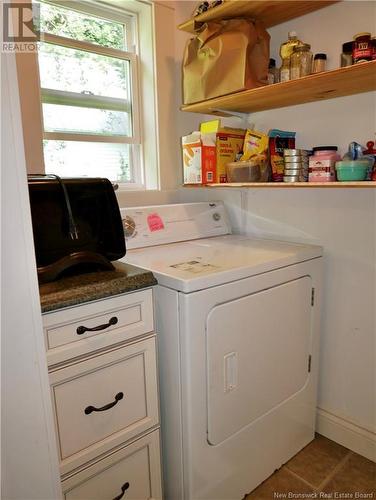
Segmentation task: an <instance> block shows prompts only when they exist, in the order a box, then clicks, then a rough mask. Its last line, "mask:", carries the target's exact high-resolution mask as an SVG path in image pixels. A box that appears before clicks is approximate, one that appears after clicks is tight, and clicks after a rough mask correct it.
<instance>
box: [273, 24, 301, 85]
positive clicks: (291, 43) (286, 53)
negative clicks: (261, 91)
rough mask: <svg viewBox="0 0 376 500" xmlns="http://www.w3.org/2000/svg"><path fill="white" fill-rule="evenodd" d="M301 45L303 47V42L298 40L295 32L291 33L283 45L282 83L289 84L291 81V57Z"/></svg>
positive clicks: (281, 52)
mask: <svg viewBox="0 0 376 500" xmlns="http://www.w3.org/2000/svg"><path fill="white" fill-rule="evenodd" d="M301 45H303V42H301V41H300V40H299V39H298V37H297V35H296V33H295V31H289V33H288V40H287V42H284V43H282V45H281V47H280V50H279V54H280V56H281V60H282V66H281V69H280V81H281V82H287V81H288V80H290V57H291V54H292V53H293V51H294V49H295V47H299V46H301Z"/></svg>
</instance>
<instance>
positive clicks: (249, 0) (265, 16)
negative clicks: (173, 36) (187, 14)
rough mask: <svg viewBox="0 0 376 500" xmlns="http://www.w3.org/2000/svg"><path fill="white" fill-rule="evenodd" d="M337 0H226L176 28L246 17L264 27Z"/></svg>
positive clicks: (192, 28)
mask: <svg viewBox="0 0 376 500" xmlns="http://www.w3.org/2000/svg"><path fill="white" fill-rule="evenodd" d="M338 1H339V0H335V1H334V0H308V1H302V0H283V1H282V0H227V1H225V2H224V3H223V4H221V5H218V6H217V7H213V8H212V9H209V10H208V11H206V12H204V13H203V14H200V15H198V16H195V17H194V18H192V19H189V20H188V21H186V22H184V23H182V24H179V26H178V28H179V29H180V30H183V31H188V32H189V33H194V31H195V29H197V28H199V27H200V26H201V25H202V24H203V23H205V22H207V21H215V20H218V19H232V18H235V17H242V18H244V17H248V18H252V19H258V20H260V21H263V23H264V25H265V27H266V28H270V27H271V26H275V25H277V24H281V23H284V22H285V21H289V20H290V19H295V18H296V17H300V16H303V15H304V14H309V13H310V12H314V11H315V10H318V9H321V8H323V7H327V6H328V5H331V4H333V3H337V2H338Z"/></svg>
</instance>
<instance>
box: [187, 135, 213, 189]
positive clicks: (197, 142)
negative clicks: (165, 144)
mask: <svg viewBox="0 0 376 500" xmlns="http://www.w3.org/2000/svg"><path fill="white" fill-rule="evenodd" d="M215 141H216V134H215V133H208V134H202V133H201V132H192V134H190V135H186V136H184V137H183V138H182V146H183V165H184V184H211V183H213V182H215V179H216V161H217V158H216V146H215Z"/></svg>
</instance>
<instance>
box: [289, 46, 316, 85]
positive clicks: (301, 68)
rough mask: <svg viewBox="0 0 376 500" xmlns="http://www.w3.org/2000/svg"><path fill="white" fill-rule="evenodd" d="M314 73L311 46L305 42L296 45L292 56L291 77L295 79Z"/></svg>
mask: <svg viewBox="0 0 376 500" xmlns="http://www.w3.org/2000/svg"><path fill="white" fill-rule="evenodd" d="M311 73H312V52H311V46H310V45H309V44H308V43H304V44H303V45H301V46H300V47H295V49H294V52H293V53H292V55H291V58H290V79H291V80H295V79H296V78H300V77H302V76H307V75H310V74H311Z"/></svg>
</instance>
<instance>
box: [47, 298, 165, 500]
mask: <svg viewBox="0 0 376 500" xmlns="http://www.w3.org/2000/svg"><path fill="white" fill-rule="evenodd" d="M152 298H153V297H152V290H151V289H146V290H142V291H137V292H133V293H128V294H124V295H120V296H116V297H113V298H108V299H103V300H100V301H95V302H90V303H86V304H84V305H81V306H76V307H73V308H69V309H61V310H58V311H56V312H51V313H47V314H45V315H44V316H43V324H44V331H45V340H46V346H47V360H48V364H49V380H50V387H51V398H52V403H53V407H54V412H55V427H56V436H57V443H58V450H59V459H60V473H61V477H62V484H63V490H64V495H65V498H66V499H90V500H92V499H93V500H94V499H98V500H111V499H113V498H117V497H118V498H120V495H122V493H124V495H123V498H125V499H126V498H132V499H149V498H153V499H158V498H161V497H162V495H161V470H160V469H161V467H160V447H159V403H158V383H157V370H156V342H155V333H154V317H153V302H152ZM127 484H128V486H124V485H127ZM122 488H123V490H122Z"/></svg>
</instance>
